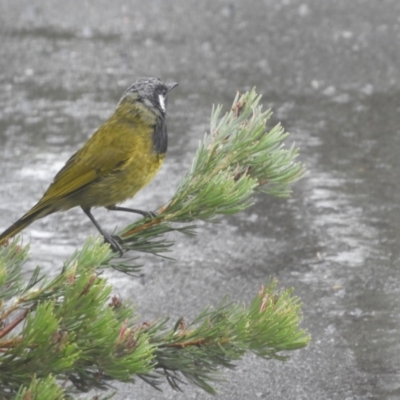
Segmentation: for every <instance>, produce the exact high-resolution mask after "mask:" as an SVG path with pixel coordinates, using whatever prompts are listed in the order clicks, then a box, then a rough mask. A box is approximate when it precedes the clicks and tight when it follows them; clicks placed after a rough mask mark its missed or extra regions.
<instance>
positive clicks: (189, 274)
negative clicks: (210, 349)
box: [0, 0, 400, 400]
mask: <svg viewBox="0 0 400 400" xmlns="http://www.w3.org/2000/svg"><path fill="white" fill-rule="evenodd" d="M0 39H1V40H0V156H1V163H0V196H1V197H0V199H1V202H0V229H1V230H2V229H5V228H6V227H7V226H8V225H10V224H11V223H12V222H14V221H15V220H16V219H17V218H19V217H20V216H21V215H22V214H23V213H24V212H25V211H27V210H28V209H29V208H30V207H31V206H32V205H33V204H34V203H35V202H36V201H37V200H38V199H39V198H40V197H41V195H42V193H43V192H44V190H45V189H46V188H47V186H48V184H49V183H50V182H51V180H52V178H53V176H54V174H55V173H56V172H57V171H58V170H59V169H60V168H61V167H62V166H63V164H64V162H65V161H66V160H67V159H68V158H69V156H70V155H71V154H72V153H73V152H74V151H75V150H77V149H78V148H79V146H80V145H81V144H82V143H83V142H84V141H85V140H86V139H87V138H88V137H89V136H90V135H91V133H92V132H93V131H94V130H95V129H96V128H97V127H98V126H99V125H100V124H101V122H102V121H104V120H105V119H106V118H107V117H108V116H109V115H110V114H111V113H112V110H113V109H114V107H115V105H116V102H117V101H118V99H119V97H120V95H121V94H122V92H123V91H124V89H125V88H126V87H127V86H128V85H129V84H130V83H132V82H133V81H134V80H136V79H137V78H139V77H141V76H149V75H150V76H158V77H160V78H162V79H163V80H171V81H172V80H174V81H178V82H179V84H180V86H179V87H178V89H176V90H174V91H173V92H172V93H171V96H170V99H169V104H168V108H169V110H168V111H169V113H168V126H169V132H170V148H169V153H168V156H167V159H166V162H165V164H164V166H163V168H162V170H161V171H160V173H159V175H158V176H157V178H156V179H155V181H154V182H153V183H152V184H151V185H150V186H149V187H148V188H146V189H145V190H144V191H143V192H141V193H140V194H139V195H138V196H137V197H135V199H133V200H131V201H129V202H128V203H127V204H129V205H131V206H134V207H135V208H146V209H156V208H157V207H158V206H159V205H161V204H163V203H164V202H166V201H167V200H168V199H169V198H170V196H171V195H172V194H173V192H174V190H175V188H176V186H177V184H178V182H179V180H180V178H181V177H182V176H183V174H184V172H185V171H186V169H187V167H188V166H189V165H190V162H191V159H192V157H193V155H194V152H195V150H196V147H197V144H198V142H199V140H201V139H202V137H203V134H204V132H205V131H206V130H207V129H208V124H209V116H210V113H211V107H212V104H215V103H222V104H224V105H225V106H226V109H228V107H229V105H230V104H231V102H232V100H233V98H234V95H235V93H236V91H237V90H240V91H244V90H247V89H249V88H251V87H253V86H256V87H257V90H258V92H259V93H261V94H262V95H263V100H262V101H263V104H264V105H265V107H271V108H272V109H273V111H274V116H273V120H272V121H271V126H272V125H273V124H275V123H277V122H278V121H281V122H282V124H283V125H284V127H285V128H286V129H287V130H288V131H290V132H291V137H290V141H295V142H296V144H297V145H298V146H299V147H300V149H301V156H300V158H301V160H302V161H303V162H304V163H305V164H306V166H307V168H308V170H309V174H308V175H307V177H306V178H305V179H303V180H302V181H301V182H299V183H297V184H296V185H295V186H294V192H293V196H292V198H291V199H289V200H282V199H274V198H270V197H266V196H259V197H257V199H256V204H255V206H254V207H252V208H251V209H250V210H248V211H247V212H245V213H242V214H239V215H235V216H233V217H230V218H225V219H223V220H222V222H221V223H220V224H217V225H215V224H213V225H211V224H201V226H200V229H199V234H198V236H197V237H195V238H186V237H179V236H178V237H176V240H177V243H176V245H175V248H174V249H175V250H174V252H173V253H172V256H173V257H174V258H175V259H176V261H160V259H158V258H156V257H151V256H146V257H141V261H142V262H143V263H144V264H145V267H144V268H143V273H144V276H143V277H142V279H132V278H129V277H126V276H124V275H122V274H117V273H110V274H109V276H110V280H111V282H112V283H113V284H114V285H115V287H116V292H117V293H119V294H120V295H121V296H122V297H123V298H125V299H130V300H132V301H133V302H134V303H136V304H137V305H138V311H139V312H140V313H141V315H142V318H143V319H144V320H151V319H153V318H155V317H158V316H164V315H167V314H168V315H171V317H172V318H173V321H174V320H175V319H176V318H178V317H180V316H184V317H186V318H187V319H190V318H191V317H193V316H195V315H196V312H197V311H198V310H199V309H200V308H201V307H203V306H205V305H207V304H211V305H212V304H217V303H218V302H219V300H220V299H221V298H222V297H223V296H224V295H225V294H229V295H230V297H231V299H232V300H234V301H238V302H242V301H245V302H248V301H249V300H250V299H251V298H252V297H253V296H254V295H255V294H256V293H257V291H258V289H259V287H260V285H261V284H263V283H265V282H266V281H267V279H268V278H269V277H277V278H278V279H279V281H280V284H281V285H282V286H283V287H291V286H293V287H294V288H295V294H296V295H298V296H299V297H300V298H301V299H302V301H303V303H304V305H303V312H304V320H303V322H302V327H304V328H305V329H307V330H308V331H309V332H310V333H311V334H312V342H311V343H310V345H309V346H308V348H306V349H304V350H300V351H297V352H293V353H290V356H291V358H290V360H289V361H288V362H286V363H282V362H278V361H269V362H267V361H264V360H261V359H257V358H256V357H254V356H252V355H249V356H246V357H245V359H244V360H242V361H241V362H239V363H238V365H237V369H236V370H235V371H224V372H225V376H226V379H227V381H226V382H225V383H221V384H218V385H217V386H218V390H219V392H220V395H219V397H218V398H220V399H259V398H261V399H263V398H265V399H274V400H275V399H308V400H320V399H332V400H333V399H335V400H336V399H337V400H340V399H347V400H353V399H399V398H400V376H399V367H400V360H399V355H400V352H399V344H398V343H399V336H400V330H399V322H400V319H399V311H400V289H399V287H400V276H399V271H398V269H399V260H398V259H399V249H400V246H399V244H398V243H399V236H400V231H399V229H400V223H399V222H400V213H399V200H400V182H399V179H398V176H399V167H400V157H399V146H400V134H399V123H400V115H399V106H400V103H399V100H400V96H399V82H400V81H399V78H400V72H399V65H400V60H399V54H400V53H399V43H400V2H398V1H395V0H382V1H371V0H352V1H348V0H336V1H333V0H331V1H321V0H303V1H297V0H281V1H277V0H264V1H261V0H258V1H256V0H247V1H246V2H244V1H239V0H237V1H228V0H226V1H212V0H204V1H193V0H185V1H184V0H179V1H170V0H164V1H161V0H148V1H138V0H132V1H128V0H125V1H123V0H121V1H113V2H111V1H106V0H102V1H100V0H98V1H79V0H70V1H68V2H62V1H54V0H30V1H28V0H26V1H22V0H13V1H11V0H9V1H7V0H1V1H0ZM95 215H96V216H97V217H98V218H99V221H101V223H102V225H104V227H106V228H107V229H109V230H111V229H113V228H114V227H115V226H116V225H118V226H119V227H122V226H124V225H126V224H127V223H128V222H129V221H130V220H127V218H132V216H126V215H123V214H118V213H108V212H106V211H104V210H98V211H95ZM96 234H97V233H96V231H95V229H94V228H93V226H92V225H91V223H90V221H89V220H88V218H87V217H86V216H85V215H84V214H83V213H82V212H81V211H80V210H79V209H76V210H71V211H69V212H66V213H60V214H57V215H53V216H50V217H48V218H45V219H43V220H40V221H37V222H35V223H34V224H33V225H32V226H31V227H29V228H28V229H27V230H26V231H25V232H24V235H23V237H24V240H25V241H31V244H32V246H31V247H32V257H31V260H30V261H29V264H28V266H27V271H28V270H29V269H31V268H33V267H34V266H36V265H38V264H39V265H41V266H43V268H45V271H48V272H49V273H53V274H54V273H56V272H57V271H59V269H60V268H61V266H62V261H63V260H64V259H66V258H67V257H68V256H69V255H70V254H72V252H73V251H74V249H75V248H76V247H77V246H80V245H81V244H82V243H83V241H84V240H85V239H86V238H87V237H88V236H89V235H96ZM117 388H118V389H119V390H120V394H119V395H118V396H117V397H116V398H117V399H127V398H129V399H133V398H135V399H172V398H173V399H208V398H210V396H208V395H207V394H205V393H203V392H202V391H201V390H200V389H197V388H194V387H191V386H187V387H185V388H184V393H183V394H179V393H176V392H174V391H172V390H171V389H170V388H169V387H168V386H167V385H165V386H164V387H163V390H164V392H163V393H158V392H156V391H155V390H154V389H152V388H151V387H149V386H148V385H146V384H144V383H142V382H140V381H138V382H137V384H135V385H123V386H122V385H121V386H119V387H117Z"/></svg>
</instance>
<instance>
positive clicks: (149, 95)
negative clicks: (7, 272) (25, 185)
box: [0, 78, 178, 255]
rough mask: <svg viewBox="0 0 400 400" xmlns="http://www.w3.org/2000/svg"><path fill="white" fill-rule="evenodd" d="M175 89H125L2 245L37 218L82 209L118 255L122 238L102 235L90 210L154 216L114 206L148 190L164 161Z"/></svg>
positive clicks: (158, 84) (144, 84)
mask: <svg viewBox="0 0 400 400" xmlns="http://www.w3.org/2000/svg"><path fill="white" fill-rule="evenodd" d="M177 85H178V83H176V82H172V83H168V84H167V83H163V82H162V81H161V80H160V79H158V78H140V79H138V80H137V81H136V82H134V83H133V84H132V85H131V86H130V87H128V89H126V90H125V92H124V93H123V95H122V97H121V99H120V100H119V102H118V104H117V107H116V109H115V111H114V113H113V114H112V115H111V117H110V118H109V119H108V120H107V121H105V122H104V123H103V124H102V125H101V126H100V127H99V128H98V129H97V130H96V131H95V132H94V134H93V135H92V136H91V137H90V138H89V139H88V140H87V142H86V143H85V144H84V145H83V146H82V147H81V148H80V149H79V150H78V151H77V152H76V153H74V154H73V155H72V156H71V157H70V158H69V160H68V161H67V162H66V164H65V165H64V167H63V168H62V169H61V170H60V171H59V172H58V173H57V174H56V176H55V177H54V179H53V182H52V183H51V184H50V186H49V187H48V189H47V190H46V191H45V193H44V195H43V196H42V198H41V199H40V200H39V201H38V202H37V203H36V205H34V206H33V207H32V208H31V209H30V210H29V211H28V212H27V213H26V214H24V215H23V216H22V217H21V218H20V219H19V220H18V221H16V222H15V223H14V224H12V225H11V226H10V227H9V228H8V229H6V230H5V231H4V232H3V233H2V234H0V245H2V244H4V243H6V242H8V239H10V238H12V237H13V236H15V235H16V234H17V233H19V232H20V231H22V230H23V229H24V228H26V227H27V226H28V225H30V224H31V223H32V222H34V221H35V220H37V219H39V218H43V217H45V216H47V215H49V214H53V213H55V212H58V211H66V210H69V209H71V208H73V207H81V209H82V210H83V212H84V213H85V214H86V215H87V216H88V217H89V219H90V220H91V221H92V223H93V224H94V226H95V227H96V228H97V230H98V231H99V232H100V234H101V235H102V236H103V237H104V241H105V242H106V243H109V244H110V247H111V249H112V250H113V251H115V252H119V253H120V255H122V253H123V251H122V247H121V239H120V238H119V237H118V236H113V235H111V234H109V233H107V232H106V231H104V230H103V229H102V228H101V226H100V225H99V223H98V222H97V221H96V219H95V218H94V217H93V215H92V212H91V210H92V208H94V207H105V208H106V209H108V210H112V211H126V212H132V213H137V214H141V215H142V216H144V217H146V216H149V215H150V216H151V215H153V214H152V213H149V212H146V211H142V210H137V209H132V208H125V207H120V206H118V204H120V203H122V202H124V201H125V200H127V199H130V198H132V197H133V196H134V195H135V194H136V193H137V192H138V191H139V190H140V189H142V188H143V187H144V186H146V185H147V184H148V183H149V182H150V181H151V180H152V179H153V178H154V176H155V175H156V173H157V171H158V170H159V168H160V167H161V165H162V163H163V161H164V158H165V154H166V152H167V147H168V134H167V125H166V107H167V98H168V93H169V92H170V91H171V90H172V89H173V88H175V87H176V86H177Z"/></svg>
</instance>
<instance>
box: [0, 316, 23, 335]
mask: <svg viewBox="0 0 400 400" xmlns="http://www.w3.org/2000/svg"><path fill="white" fill-rule="evenodd" d="M29 311H30V310H24V312H22V313H21V314H20V315H19V316H18V317H17V318H15V320H14V321H13V322H11V324H8V325H7V326H6V327H5V328H3V329H2V330H1V331H0V338H2V337H4V336H5V335H7V333H9V332H10V331H12V330H13V329H14V328H15V327H16V326H17V325H18V324H19V323H20V322H21V321H23V320H24V319H25V317H26V316H27V314H28V312H29Z"/></svg>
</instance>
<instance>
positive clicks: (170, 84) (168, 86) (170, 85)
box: [167, 82, 178, 92]
mask: <svg viewBox="0 0 400 400" xmlns="http://www.w3.org/2000/svg"><path fill="white" fill-rule="evenodd" d="M177 86H178V83H177V82H172V83H168V84H167V89H168V92H169V91H171V90H172V89H173V88H174V87H177Z"/></svg>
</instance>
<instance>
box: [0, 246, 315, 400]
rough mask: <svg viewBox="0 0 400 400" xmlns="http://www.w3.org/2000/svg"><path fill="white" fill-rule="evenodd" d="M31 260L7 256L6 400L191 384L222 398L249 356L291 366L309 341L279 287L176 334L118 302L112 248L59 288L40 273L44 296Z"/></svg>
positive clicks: (93, 255) (90, 251)
mask: <svg viewBox="0 0 400 400" xmlns="http://www.w3.org/2000/svg"><path fill="white" fill-rule="evenodd" d="M27 255H28V252H27V249H26V248H21V247H19V245H18V242H17V241H15V242H14V243H13V244H11V245H10V246H8V247H6V248H2V249H0V274H1V275H2V276H12V277H13V278H12V279H8V280H7V282H8V289H9V292H8V294H7V295H6V296H4V297H3V299H2V301H1V303H0V322H1V326H2V329H0V399H11V398H17V399H25V398H37V399H45V398H49V399H53V398H54V399H58V398H59V399H63V398H72V397H71V396H72V395H71V393H72V389H73V388H74V389H75V390H76V389H78V390H79V391H87V390H89V389H92V388H97V389H107V388H109V385H110V384H111V383H112V382H114V381H120V382H133V381H134V378H135V377H140V378H142V379H143V380H145V381H146V382H148V383H149V384H151V385H153V386H154V387H155V388H158V386H159V384H160V383H162V382H163V381H164V379H166V380H167V381H168V382H169V383H170V384H171V386H172V387H173V388H175V389H178V390H181V386H182V384H183V383H185V382H189V383H193V384H195V385H197V386H199V387H201V388H202V389H204V390H206V391H207V392H209V393H215V389H214V388H213V387H212V382H214V381H218V380H221V374H220V373H219V371H218V370H219V369H220V368H221V367H227V368H233V367H234V365H235V364H234V363H235V362H236V361H237V360H239V359H240V358H241V357H243V355H244V354H245V353H246V352H248V351H250V352H253V353H254V354H256V355H258V356H260V357H263V358H275V359H279V360H284V359H286V356H284V355H281V354H280V353H281V352H282V351H290V350H295V349H299V348H301V347H304V346H306V345H307V343H308V341H309V337H308V335H307V334H306V332H305V331H303V330H301V329H299V322H300V318H301V313H300V303H299V300H298V299H297V298H296V297H293V296H292V294H291V290H286V291H279V290H277V289H276V282H275V281H273V282H271V283H270V284H269V285H268V286H267V287H266V288H264V287H262V288H261V290H260V291H259V293H258V294H257V295H256V296H255V298H254V300H253V302H252V303H251V304H250V305H249V306H247V307H246V306H244V305H243V304H234V303H229V302H228V301H227V299H225V300H224V301H222V302H221V304H219V305H218V306H217V307H215V308H214V309H213V308H211V307H208V308H206V309H205V310H203V311H202V312H200V313H199V315H198V317H197V318H196V319H195V320H194V321H193V322H190V323H188V322H185V320H184V319H183V318H181V319H179V320H178V321H176V323H175V324H174V325H173V327H168V319H167V318H166V319H165V320H163V321H153V322H145V323H139V322H137V320H138V317H137V316H135V311H134V308H133V307H132V306H131V305H130V304H124V303H122V301H121V300H120V299H118V298H117V297H115V296H114V297H112V296H111V286H109V285H107V280H106V279H105V278H103V277H102V276H101V275H99V274H98V272H97V271H98V270H99V268H105V264H104V260H107V259H110V258H111V253H110V250H109V246H108V245H106V244H103V243H101V242H100V241H97V242H96V241H93V240H89V241H88V242H87V243H86V245H85V246H84V248H83V249H82V250H81V251H79V252H77V253H76V254H75V255H74V256H73V257H72V258H71V260H69V261H68V262H67V263H66V264H65V266H64V268H62V270H61V272H60V274H59V275H58V276H56V277H55V278H53V279H52V280H49V281H45V280H44V279H42V277H40V276H39V273H38V272H36V273H35V276H36V278H35V282H36V285H35V287H32V283H33V282H30V283H29V284H28V285H24V284H23V283H22V278H21V274H20V268H21V266H22V265H23V262H24V261H25V260H26V257H27ZM16 260H18V262H16V263H15V261H16ZM18 270H19V272H18ZM0 288H1V290H2V289H3V286H1V287H0ZM19 324H21V325H22V328H21V329H19V330H18V329H16V328H17V327H18V325H19ZM35 393H50V394H51V393H52V394H53V395H50V394H49V395H47V394H46V395H45V394H42V395H41V396H36V394H35ZM35 396H36V397H35ZM52 396H53V397H52Z"/></svg>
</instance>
